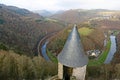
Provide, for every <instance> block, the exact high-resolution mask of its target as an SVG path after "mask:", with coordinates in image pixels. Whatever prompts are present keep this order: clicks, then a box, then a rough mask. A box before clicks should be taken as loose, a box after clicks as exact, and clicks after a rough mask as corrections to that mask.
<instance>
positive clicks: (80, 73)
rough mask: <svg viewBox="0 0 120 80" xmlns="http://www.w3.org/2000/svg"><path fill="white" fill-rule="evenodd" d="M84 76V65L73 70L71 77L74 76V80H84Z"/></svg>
mask: <svg viewBox="0 0 120 80" xmlns="http://www.w3.org/2000/svg"><path fill="white" fill-rule="evenodd" d="M85 75H86V65H85V66H83V67H79V68H74V69H73V74H72V76H75V77H76V80H85Z"/></svg>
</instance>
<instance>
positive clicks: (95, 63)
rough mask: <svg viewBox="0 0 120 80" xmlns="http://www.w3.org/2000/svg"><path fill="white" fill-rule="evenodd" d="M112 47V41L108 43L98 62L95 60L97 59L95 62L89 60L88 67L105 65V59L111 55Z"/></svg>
mask: <svg viewBox="0 0 120 80" xmlns="http://www.w3.org/2000/svg"><path fill="white" fill-rule="evenodd" d="M110 46H111V41H110V40H109V41H108V42H107V45H106V48H105V50H104V51H103V53H102V54H101V55H100V57H99V58H98V59H97V60H95V59H94V60H89V63H88V66H97V65H101V64H103V63H104V61H105V59H106V57H107V55H108V53H109V50H110Z"/></svg>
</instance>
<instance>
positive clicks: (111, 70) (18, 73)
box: [0, 4, 120, 80]
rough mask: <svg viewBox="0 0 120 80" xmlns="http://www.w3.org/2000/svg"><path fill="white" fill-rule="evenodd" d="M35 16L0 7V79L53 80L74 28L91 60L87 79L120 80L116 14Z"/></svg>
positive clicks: (78, 12)
mask: <svg viewBox="0 0 120 80" xmlns="http://www.w3.org/2000/svg"><path fill="white" fill-rule="evenodd" d="M34 12H35V13H34ZM34 12H32V11H29V10H27V9H22V8H18V7H15V6H7V5H4V4H0V79H3V80H21V79H25V80H27V79H28V80H34V79H42V80H45V79H49V78H50V77H53V76H55V75H57V70H58V67H57V64H58V60H57V56H58V55H59V53H60V52H61V51H62V49H63V47H64V45H65V42H66V40H67V38H68V35H69V33H70V32H71V30H72V28H73V26H74V24H76V25H77V29H78V32H79V34H80V39H81V42H82V45H83V49H84V51H85V54H86V55H87V56H88V58H89V62H88V65H87V71H86V80H115V79H120V68H119V67H120V51H119V48H120V43H119V42H120V33H119V32H120V11H119V10H106V9H93V10H84V9H70V10H66V11H58V12H56V13H55V12H54V13H49V12H48V11H42V12H39V11H34ZM38 12H39V13H38ZM40 14H41V15H40ZM113 36H114V43H113V42H112V40H113V39H111V37H113ZM105 40H106V45H105V44H104V41H105ZM110 47H111V48H110ZM114 48H115V49H116V50H115V49H114ZM112 49H114V50H115V51H114V52H113V54H112V55H110V56H109V54H110V51H113V50H112ZM96 52H97V53H96ZM96 55H97V56H96ZM110 57H113V58H110ZM109 58H110V61H109ZM106 59H108V61H107V60H106ZM105 60H106V61H105Z"/></svg>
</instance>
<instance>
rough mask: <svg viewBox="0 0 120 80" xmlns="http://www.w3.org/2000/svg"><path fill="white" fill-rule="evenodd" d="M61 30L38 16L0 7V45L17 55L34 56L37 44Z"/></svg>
mask: <svg viewBox="0 0 120 80" xmlns="http://www.w3.org/2000/svg"><path fill="white" fill-rule="evenodd" d="M62 28H63V25H61V24H60V23H58V22H54V21H50V20H49V21H47V20H44V18H43V17H42V16H40V15H38V14H34V13H32V12H30V11H28V10H25V9H20V8H17V7H13V6H5V5H2V4H1V5H0V44H2V45H4V46H5V47H7V48H8V49H11V50H14V51H15V52H17V53H20V54H22V53H25V54H27V55H34V54H35V48H36V46H37V42H38V41H39V40H40V39H41V38H42V37H43V36H44V35H45V34H49V33H50V32H54V31H58V30H60V29H62Z"/></svg>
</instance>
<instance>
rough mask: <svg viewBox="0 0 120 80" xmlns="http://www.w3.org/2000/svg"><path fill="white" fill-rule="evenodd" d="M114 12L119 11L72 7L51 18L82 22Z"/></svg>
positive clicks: (68, 21) (67, 21)
mask: <svg viewBox="0 0 120 80" xmlns="http://www.w3.org/2000/svg"><path fill="white" fill-rule="evenodd" d="M112 12H115V13H116V12H119V11H114V10H105V9H95V10H84V9H71V10H67V11H64V12H63V13H60V14H54V15H52V16H51V17H50V18H52V19H57V20H60V21H64V22H66V23H82V22H85V21H88V20H90V19H93V18H96V17H101V16H107V15H109V14H110V15H111V14H112Z"/></svg>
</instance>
